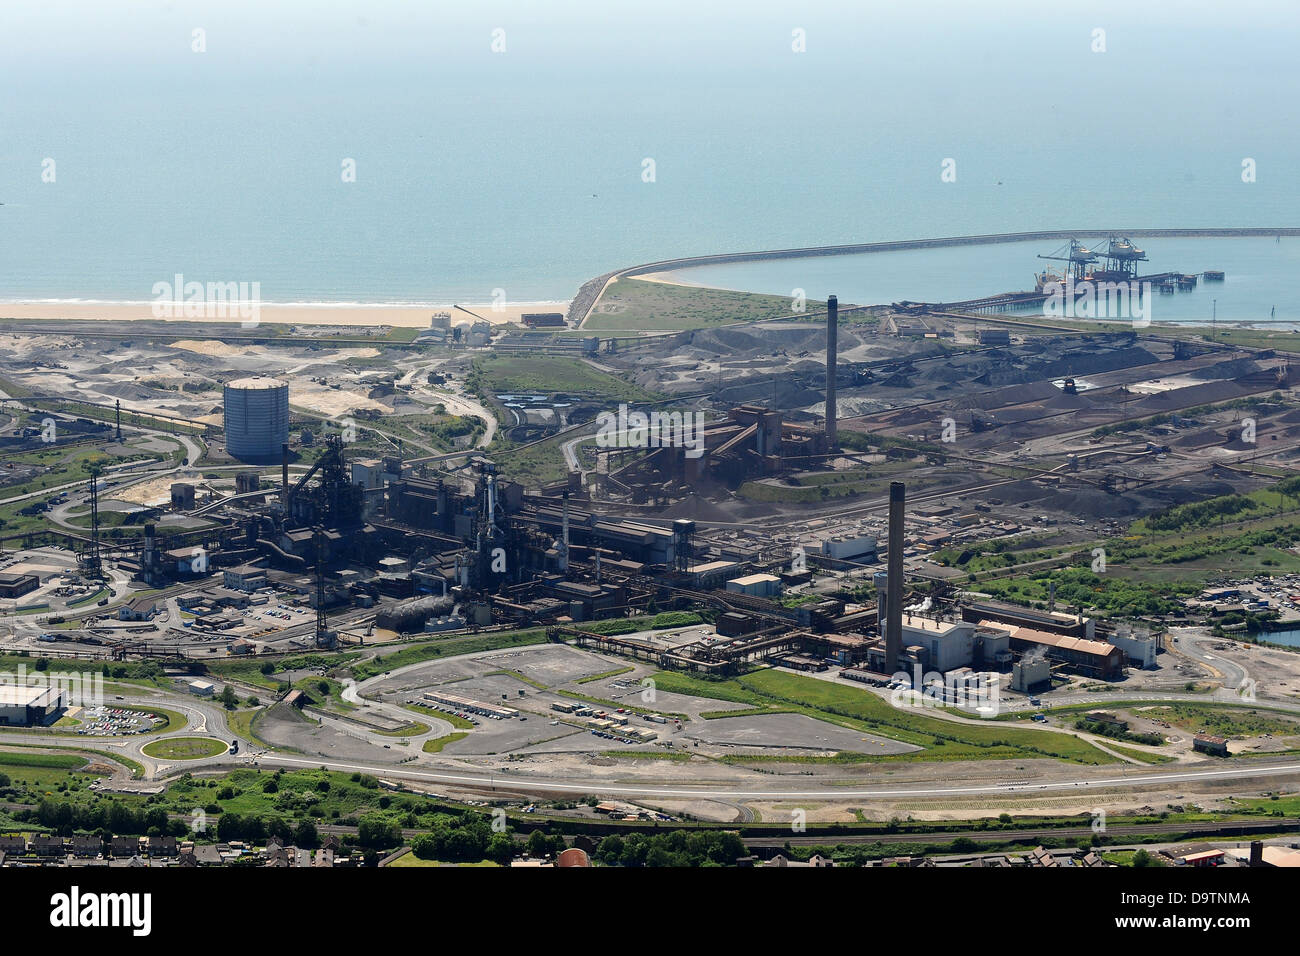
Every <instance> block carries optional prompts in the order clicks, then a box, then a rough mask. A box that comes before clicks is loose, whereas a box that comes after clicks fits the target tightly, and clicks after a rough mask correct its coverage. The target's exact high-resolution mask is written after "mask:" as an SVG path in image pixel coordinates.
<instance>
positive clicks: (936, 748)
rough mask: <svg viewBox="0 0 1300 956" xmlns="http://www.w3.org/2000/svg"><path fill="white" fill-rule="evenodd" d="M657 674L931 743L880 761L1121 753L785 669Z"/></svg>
mask: <svg viewBox="0 0 1300 956" xmlns="http://www.w3.org/2000/svg"><path fill="white" fill-rule="evenodd" d="M654 680H655V685H656V687H657V689H659V690H663V691H668V692H670V693H680V694H694V695H699V696H703V697H712V698H716V699H719V700H729V701H733V702H735V703H741V704H753V705H754V706H756V707H761V708H765V709H766V708H770V709H772V710H776V709H778V708H780V709H782V710H785V711H790V712H794V713H800V714H805V715H807V716H809V717H814V718H816V719H818V720H825V721H828V722H830V723H835V724H839V725H840V726H844V727H849V728H851V729H854V730H861V731H866V732H869V733H874V734H878V735H880V736H882V737H889V738H892V739H894V740H899V741H902V742H904V743H910V744H915V745H916V746H919V747H923V748H925V749H923V750H921V751H918V752H913V753H909V754H900V755H894V756H874V755H872V756H869V757H866V758H864V759H870V760H873V761H900V760H904V761H911V760H971V759H993V758H1032V757H1050V758H1056V759H1058V760H1067V761H1070V762H1071V763H1081V764H1107V763H1115V762H1116V758H1115V757H1112V756H1111V755H1109V754H1106V753H1103V752H1102V751H1100V750H1098V749H1097V748H1096V747H1094V746H1092V745H1091V744H1090V743H1088V742H1087V741H1086V740H1082V739H1080V738H1079V737H1076V736H1075V735H1073V734H1061V733H1052V732H1043V731H1035V730H1031V729H1029V728H1024V729H1021V728H1009V727H1007V726H1006V725H1005V724H1000V723H997V722H994V721H988V722H980V723H958V722H955V721H949V720H944V719H942V718H940V717H934V716H930V715H928V714H925V713H924V712H922V711H918V710H902V709H898V708H895V707H892V706H890V704H889V703H888V702H887V701H885V700H883V699H882V698H880V697H877V696H876V695H875V694H872V693H869V692H867V691H865V690H858V689H856V688H852V687H845V686H844V685H842V684H832V683H830V682H828V681H822V680H817V679H815V678H812V677H803V676H801V675H798V674H787V673H784V672H782V671H776V670H759V671H754V672H753V673H750V674H745V675H742V676H740V677H735V678H732V679H729V680H724V681H711V680H705V679H703V678H698V677H692V676H689V675H686V674H680V673H677V672H660V673H658V674H655V675H654Z"/></svg>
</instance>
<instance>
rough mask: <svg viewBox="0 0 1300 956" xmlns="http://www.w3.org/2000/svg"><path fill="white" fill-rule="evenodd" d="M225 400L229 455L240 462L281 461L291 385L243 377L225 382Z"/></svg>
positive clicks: (265, 379)
mask: <svg viewBox="0 0 1300 956" xmlns="http://www.w3.org/2000/svg"><path fill="white" fill-rule="evenodd" d="M223 397H224V400H225V413H226V414H225V423H226V452H227V453H228V454H229V455H230V456H231V457H232V458H238V459H239V460H240V461H248V462H261V463H266V462H274V461H278V460H279V459H280V446H281V445H283V444H285V443H286V442H287V441H288V440H289V386H288V385H287V384H285V383H284V382H281V381H280V380H279V379H274V378H264V377H260V376H259V377H254V378H241V379H236V380H235V381H233V382H227V383H226V386H225V389H224V393H223Z"/></svg>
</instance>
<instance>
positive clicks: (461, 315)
mask: <svg viewBox="0 0 1300 956" xmlns="http://www.w3.org/2000/svg"><path fill="white" fill-rule="evenodd" d="M568 307H569V303H568V302H506V303H500V304H498V305H497V306H496V307H495V308H494V307H493V304H492V303H486V304H469V303H466V304H465V305H464V306H450V305H443V306H436V305H430V306H407V305H395V306H389V305H382V304H368V303H347V304H340V305H330V304H326V303H305V304H301V305H297V304H295V305H277V304H271V303H267V304H263V305H262V306H261V307H260V317H259V321H260V322H262V323H266V324H268V325H272V324H273V325H342V326H371V327H373V326H380V325H388V326H395V327H398V328H428V326H429V321H430V319H431V318H432V316H433V314H434V313H435V312H446V313H448V314H450V315H451V321H452V324H453V325H463V324H468V323H470V322H473V321H475V319H476V318H481V319H483V320H485V321H487V322H491V323H492V324H493V325H505V324H507V323H510V322H515V323H518V322H519V321H520V316H522V315H523V314H524V313H528V312H560V313H564V312H566V311H567V309H568ZM466 310H468V311H466ZM470 313H473V314H472V315H471V314H470ZM6 319H28V320H48V321H61V320H66V321H76V322H85V321H94V320H98V321H104V322H139V321H158V317H157V316H155V315H154V314H153V303H152V302H139V303H123V302H72V303H62V302H0V322H3V321H4V320H6ZM165 321H168V322H205V323H212V322H223V321H230V322H232V323H235V324H239V323H240V321H241V320H240V319H239V317H238V316H232V317H231V318H229V319H220V318H192V319H186V318H183V317H170V318H166V319H165Z"/></svg>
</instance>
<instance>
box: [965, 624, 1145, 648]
mask: <svg viewBox="0 0 1300 956" xmlns="http://www.w3.org/2000/svg"><path fill="white" fill-rule="evenodd" d="M980 626H981V627H985V626H987V627H1001V628H1003V629H1004V630H1009V631H1010V632H1011V637H1012V638H1013V639H1015V640H1017V641H1029V642H1031V643H1033V644H1046V645H1048V646H1049V647H1056V648H1060V649H1061V650H1063V651H1073V652H1074V653H1076V654H1088V655H1091V656H1093V657H1109V656H1110V655H1111V654H1116V653H1123V652H1122V651H1120V649H1119V648H1118V647H1116V646H1115V645H1114V644H1107V643H1106V642H1105V641H1090V640H1088V639H1087V638H1083V637H1067V636H1066V635H1064V634H1049V633H1048V632H1047V631H1036V630H1034V629H1033V628H1032V627H1019V626H1016V625H1006V624H1001V623H1000V622H998V621H980Z"/></svg>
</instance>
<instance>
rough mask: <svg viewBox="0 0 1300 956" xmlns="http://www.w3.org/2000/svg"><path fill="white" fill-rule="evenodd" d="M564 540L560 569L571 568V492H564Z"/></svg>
mask: <svg viewBox="0 0 1300 956" xmlns="http://www.w3.org/2000/svg"><path fill="white" fill-rule="evenodd" d="M560 540H561V541H563V542H564V552H563V553H562V554H561V555H560V570H561V571H568V570H569V493H568V492H567V491H566V492H565V493H564V532H563V535H562V536H561V538H560Z"/></svg>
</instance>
